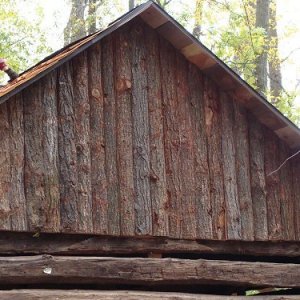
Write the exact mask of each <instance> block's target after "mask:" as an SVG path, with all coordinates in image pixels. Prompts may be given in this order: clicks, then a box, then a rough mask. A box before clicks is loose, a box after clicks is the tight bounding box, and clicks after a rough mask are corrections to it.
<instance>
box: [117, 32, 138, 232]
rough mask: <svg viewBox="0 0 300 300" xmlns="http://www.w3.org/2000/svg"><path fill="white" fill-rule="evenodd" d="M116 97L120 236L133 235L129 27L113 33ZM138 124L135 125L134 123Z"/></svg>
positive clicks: (130, 49)
mask: <svg viewBox="0 0 300 300" xmlns="http://www.w3.org/2000/svg"><path fill="white" fill-rule="evenodd" d="M114 46H115V63H116V66H117V67H116V69H115V89H116V93H115V97H116V118H117V125H116V126H117V164H118V176H119V207H120V220H121V222H120V228H121V234H122V235H126V236H128V235H134V232H135V211H134V198H135V191H134V175H133V137H132V135H133V130H134V129H133V119H132V98H131V87H132V78H131V61H130V57H131V53H132V51H133V49H132V46H131V40H130V34H129V30H128V29H125V30H118V31H117V32H116V33H115V45H114ZM137 126H138V125H137Z"/></svg>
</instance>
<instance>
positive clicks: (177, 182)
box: [160, 38, 183, 238]
mask: <svg viewBox="0 0 300 300" xmlns="http://www.w3.org/2000/svg"><path fill="white" fill-rule="evenodd" d="M175 63H176V60H175V50H174V48H173V47H172V46H171V45H170V44H169V43H167V42H166V41H165V40H164V39H163V38H160V67H161V76H162V91H163V114H164V115H163V117H164V119H163V122H164V123H163V124H164V139H165V140H164V144H165V145H164V146H165V160H166V175H167V197H168V202H167V204H166V207H167V209H168V211H169V235H170V236H171V237H176V238H179V237H182V236H183V235H182V219H183V216H182V215H181V213H182V210H180V199H181V193H182V181H181V174H180V172H179V170H180V157H179V155H180V140H179V132H178V114H179V111H178V109H177V91H176V78H175V71H176V69H175V67H176V64H175Z"/></svg>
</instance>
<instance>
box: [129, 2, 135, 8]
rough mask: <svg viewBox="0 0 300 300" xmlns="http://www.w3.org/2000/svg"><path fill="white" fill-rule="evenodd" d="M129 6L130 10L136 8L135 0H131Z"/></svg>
mask: <svg viewBox="0 0 300 300" xmlns="http://www.w3.org/2000/svg"><path fill="white" fill-rule="evenodd" d="M128 6H129V10H132V9H134V6H135V3H134V0H129V3H128Z"/></svg>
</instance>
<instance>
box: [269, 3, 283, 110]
mask: <svg viewBox="0 0 300 300" xmlns="http://www.w3.org/2000/svg"><path fill="white" fill-rule="evenodd" d="M276 11H277V3H276V0H271V6H270V12H269V13H270V24H269V43H270V44H269V47H270V51H269V77H270V90H271V95H272V100H271V101H272V103H274V104H275V103H277V102H278V100H279V97H280V94H281V92H282V76H281V66H280V59H279V51H278V34H277V20H276Z"/></svg>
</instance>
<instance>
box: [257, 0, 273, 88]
mask: <svg viewBox="0 0 300 300" xmlns="http://www.w3.org/2000/svg"><path fill="white" fill-rule="evenodd" d="M269 10H270V0H257V1H256V24H255V25H256V27H259V28H262V29H264V30H265V33H266V35H267V33H268V27H269ZM267 62H268V55H267V47H264V49H263V51H262V52H261V53H260V54H259V56H258V57H257V60H256V68H255V69H256V70H255V75H256V87H257V90H258V91H259V92H260V93H265V92H266V90H267V86H268V80H267V79H268V73H267V66H268V63H267Z"/></svg>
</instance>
